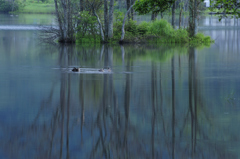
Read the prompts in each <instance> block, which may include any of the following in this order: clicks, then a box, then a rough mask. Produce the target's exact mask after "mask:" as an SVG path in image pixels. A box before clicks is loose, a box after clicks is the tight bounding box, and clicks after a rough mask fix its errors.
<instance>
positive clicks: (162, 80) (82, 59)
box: [1, 45, 236, 158]
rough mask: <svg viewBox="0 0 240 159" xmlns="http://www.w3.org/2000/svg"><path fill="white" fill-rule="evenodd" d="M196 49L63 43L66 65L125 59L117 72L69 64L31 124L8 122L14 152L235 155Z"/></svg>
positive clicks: (8, 149)
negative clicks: (223, 140)
mask: <svg viewBox="0 0 240 159" xmlns="http://www.w3.org/2000/svg"><path fill="white" fill-rule="evenodd" d="M180 48H181V47H180ZM196 54H197V51H196V49H195V48H189V49H184V48H182V49H179V48H178V47H177V48H174V47H169V46H166V47H161V48H159V47H153V46H149V47H148V48H147V49H143V48H142V47H141V46H137V47H134V48H133V47H128V46H115V47H113V46H108V45H105V46H101V47H96V48H95V47H92V48H75V47H72V46H62V47H60V48H59V65H60V67H61V68H62V69H63V70H64V69H68V68H71V67H72V66H75V65H81V66H83V67H89V66H90V67H99V66H102V67H105V68H106V67H113V66H114V65H115V66H120V67H115V68H113V73H110V74H84V73H79V74H76V73H71V72H69V71H61V72H60V73H59V76H60V77H59V78H56V81H53V82H52V87H51V89H50V90H51V91H50V92H49V94H48V97H47V98H46V99H43V100H42V103H41V106H40V108H39V111H38V113H37V114H36V117H35V120H34V121H30V122H31V124H24V123H18V124H16V125H14V126H11V125H8V126H6V125H2V128H1V129H2V130H4V131H3V133H2V134H6V133H9V134H8V135H7V136H8V138H6V139H5V140H4V141H3V142H4V147H2V148H3V149H4V150H5V153H6V156H8V157H9V158H25V157H26V156H27V157H26V158H225V157H226V156H228V157H230V158H235V157H236V156H235V154H234V153H232V154H231V153H230V152H229V151H227V150H226V147H225V146H227V145H225V144H218V143H217V141H218V139H219V138H218V137H215V136H216V135H217V132H220V131H222V130H220V128H219V127H218V125H216V124H214V120H212V118H211V117H210V116H211V111H208V109H207V107H206V106H207V105H208V103H207V102H206V101H205V94H204V92H205V90H204V89H205V87H204V83H203V82H201V80H200V76H201V72H200V71H199V69H198V67H199V66H198V63H197V59H196V56H197V55H196ZM99 57H100V58H99ZM177 57H178V58H177ZM142 61H148V62H147V63H143V65H145V67H142V66H139V65H140V64H138V63H141V62H142ZM186 68H187V69H186ZM16 122H17V121H16ZM10 132H11V133H10Z"/></svg>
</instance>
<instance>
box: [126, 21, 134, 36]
mask: <svg viewBox="0 0 240 159" xmlns="http://www.w3.org/2000/svg"><path fill="white" fill-rule="evenodd" d="M124 29H125V30H126V31H127V32H130V33H132V34H133V35H136V34H137V22H136V21H134V20H131V19H130V20H129V21H128V22H127V24H126V25H125V28H124Z"/></svg>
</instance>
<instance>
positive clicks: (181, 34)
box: [174, 29, 189, 43]
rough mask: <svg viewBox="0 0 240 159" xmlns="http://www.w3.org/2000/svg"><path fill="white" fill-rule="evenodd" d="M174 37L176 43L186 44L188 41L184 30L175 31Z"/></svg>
mask: <svg viewBox="0 0 240 159" xmlns="http://www.w3.org/2000/svg"><path fill="white" fill-rule="evenodd" d="M174 37H175V40H176V43H187V42H188V41H189V35H188V32H187V30H185V29H178V30H175V34H174Z"/></svg>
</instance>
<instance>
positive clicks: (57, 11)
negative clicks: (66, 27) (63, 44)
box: [54, 0, 63, 39]
mask: <svg viewBox="0 0 240 159" xmlns="http://www.w3.org/2000/svg"><path fill="white" fill-rule="evenodd" d="M54 3H55V11H56V16H57V21H58V25H59V30H60V37H59V39H63V27H62V20H61V17H60V13H59V10H58V3H57V0H54Z"/></svg>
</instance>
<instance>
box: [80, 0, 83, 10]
mask: <svg viewBox="0 0 240 159" xmlns="http://www.w3.org/2000/svg"><path fill="white" fill-rule="evenodd" d="M83 4H84V3H83V0H80V12H82V11H83Z"/></svg>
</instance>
